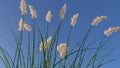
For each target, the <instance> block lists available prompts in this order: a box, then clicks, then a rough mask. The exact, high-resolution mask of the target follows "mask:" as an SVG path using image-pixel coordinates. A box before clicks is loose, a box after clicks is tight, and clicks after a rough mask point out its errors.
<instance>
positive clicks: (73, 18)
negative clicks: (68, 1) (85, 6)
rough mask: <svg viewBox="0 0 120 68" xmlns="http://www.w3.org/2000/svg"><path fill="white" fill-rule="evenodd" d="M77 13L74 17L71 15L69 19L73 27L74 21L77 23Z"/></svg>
mask: <svg viewBox="0 0 120 68" xmlns="http://www.w3.org/2000/svg"><path fill="white" fill-rule="evenodd" d="M78 15H79V14H78V13H77V14H75V15H73V17H72V18H71V23H70V24H71V25H72V26H73V27H74V26H75V24H76V21H77V19H78Z"/></svg>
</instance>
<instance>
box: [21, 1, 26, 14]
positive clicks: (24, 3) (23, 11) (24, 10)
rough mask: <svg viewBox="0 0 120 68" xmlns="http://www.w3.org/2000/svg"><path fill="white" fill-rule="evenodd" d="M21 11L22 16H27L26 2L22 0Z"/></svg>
mask: <svg viewBox="0 0 120 68" xmlns="http://www.w3.org/2000/svg"><path fill="white" fill-rule="evenodd" d="M20 10H21V12H22V15H25V14H26V13H27V5H26V0H21V2H20Z"/></svg>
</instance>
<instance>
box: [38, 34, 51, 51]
mask: <svg viewBox="0 0 120 68" xmlns="http://www.w3.org/2000/svg"><path fill="white" fill-rule="evenodd" d="M51 41H52V36H50V37H49V38H48V39H47V40H46V42H41V43H40V48H39V49H40V51H43V50H44V51H45V50H46V49H47V48H49V46H50V44H51Z"/></svg>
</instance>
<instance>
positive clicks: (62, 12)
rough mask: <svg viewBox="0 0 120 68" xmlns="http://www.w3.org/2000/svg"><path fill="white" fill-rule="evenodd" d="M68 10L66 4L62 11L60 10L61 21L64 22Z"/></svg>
mask: <svg viewBox="0 0 120 68" xmlns="http://www.w3.org/2000/svg"><path fill="white" fill-rule="evenodd" d="M66 9H67V5H66V4H64V6H63V7H62V9H61V10H60V19H61V20H62V19H63V18H64V16H65V13H66Z"/></svg>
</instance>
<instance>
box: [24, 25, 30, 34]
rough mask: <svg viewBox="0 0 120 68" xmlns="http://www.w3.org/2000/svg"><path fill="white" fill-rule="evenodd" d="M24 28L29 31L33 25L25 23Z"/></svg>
mask: <svg viewBox="0 0 120 68" xmlns="http://www.w3.org/2000/svg"><path fill="white" fill-rule="evenodd" d="M24 28H25V29H26V30H27V31H28V32H30V31H31V27H30V25H28V24H24Z"/></svg>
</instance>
